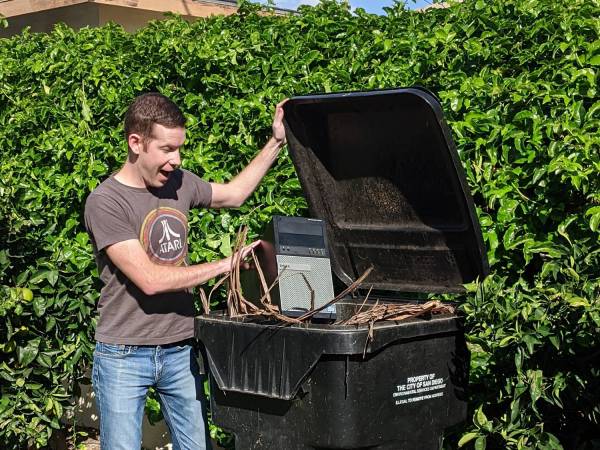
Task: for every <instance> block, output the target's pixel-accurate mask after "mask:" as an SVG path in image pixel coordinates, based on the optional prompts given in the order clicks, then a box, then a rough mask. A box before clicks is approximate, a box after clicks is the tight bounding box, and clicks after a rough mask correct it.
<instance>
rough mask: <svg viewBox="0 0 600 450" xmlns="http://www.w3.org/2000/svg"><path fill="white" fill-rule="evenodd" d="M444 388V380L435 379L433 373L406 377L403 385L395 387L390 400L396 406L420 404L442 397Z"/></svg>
mask: <svg viewBox="0 0 600 450" xmlns="http://www.w3.org/2000/svg"><path fill="white" fill-rule="evenodd" d="M445 388H446V380H445V379H444V378H436V374H435V373H427V374H424V375H416V376H412V377H407V378H406V383H405V384H399V385H397V386H396V391H395V392H394V393H393V394H392V398H393V399H394V401H395V402H396V405H406V404H408V403H416V402H422V401H423V400H430V399H432V398H438V397H443V396H444V392H443V390H444V389H445Z"/></svg>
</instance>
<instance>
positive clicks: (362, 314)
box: [200, 227, 454, 341]
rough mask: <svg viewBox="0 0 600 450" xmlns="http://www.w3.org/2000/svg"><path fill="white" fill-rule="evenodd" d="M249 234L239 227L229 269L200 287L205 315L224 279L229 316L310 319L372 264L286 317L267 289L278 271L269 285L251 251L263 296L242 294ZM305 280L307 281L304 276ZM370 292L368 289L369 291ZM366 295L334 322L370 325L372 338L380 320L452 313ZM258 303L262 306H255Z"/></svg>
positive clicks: (437, 306)
mask: <svg viewBox="0 0 600 450" xmlns="http://www.w3.org/2000/svg"><path fill="white" fill-rule="evenodd" d="M247 235H248V229H247V228H246V227H242V228H241V229H240V231H239V232H238V235H237V238H236V242H235V246H234V248H233V257H232V258H231V270H230V271H229V272H228V273H227V274H226V275H225V276H224V277H222V278H221V279H220V280H219V281H218V282H217V283H216V284H215V285H214V286H213V288H212V290H211V291H210V293H209V295H208V297H207V296H206V294H205V293H204V291H203V290H202V289H200V296H201V299H202V305H203V308H204V312H205V313H206V314H208V313H209V312H210V298H211V297H212V294H213V293H214V292H215V290H216V289H217V288H219V287H220V286H221V285H222V284H223V283H224V282H226V281H227V282H228V290H227V312H228V315H229V316H230V317H248V316H262V317H266V318H272V319H275V320H278V321H281V322H283V323H286V324H299V323H304V322H307V321H308V320H310V319H311V318H312V317H313V316H315V315H316V314H317V313H319V312H321V311H323V310H324V309H326V308H327V307H329V306H331V305H333V304H334V303H336V302H338V301H339V300H341V299H342V298H344V297H346V296H347V295H349V294H351V293H352V292H354V291H355V290H356V289H357V288H358V287H359V286H360V285H361V284H362V283H363V281H364V280H365V279H366V278H367V277H368V276H369V274H370V273H371V270H372V269H373V267H370V268H369V269H367V270H366V271H365V273H363V274H362V275H361V276H360V277H359V278H358V279H357V280H356V281H355V282H354V283H352V285H350V286H348V288H346V289H345V290H344V291H343V292H341V293H340V294H339V295H337V296H336V297H335V298H333V299H332V300H331V301H329V302H327V303H326V304H324V305H322V306H320V307H319V308H314V307H313V308H311V310H310V311H308V312H306V313H305V314H303V315H302V316H300V317H297V318H294V317H288V316H286V315H284V314H282V313H281V311H280V309H279V307H278V306H277V305H274V304H273V303H272V301H271V295H270V292H271V290H272V289H273V287H275V286H276V285H277V283H278V282H279V278H280V276H281V275H282V274H280V276H279V277H277V279H275V280H274V281H273V283H272V284H271V285H270V286H268V285H267V282H266V279H265V276H264V273H263V271H262V269H261V267H260V263H259V262H258V258H257V257H256V255H255V254H254V251H252V253H251V255H252V259H253V262H254V266H255V269H256V271H257V273H258V277H259V280H260V283H261V286H262V291H263V292H264V295H263V296H262V297H261V298H260V299H259V300H258V301H254V302H252V301H249V300H248V299H246V298H245V297H244V295H243V293H242V288H241V282H240V271H241V267H242V263H243V261H242V258H241V250H242V248H243V247H244V243H245V242H246V237H247ZM305 281H306V282H307V283H308V280H306V279H305ZM309 290H310V291H311V297H312V298H311V305H314V291H313V290H312V288H311V287H310V285H309ZM370 292H371V291H369V294H370ZM368 298H369V295H368V294H367V296H366V297H365V300H364V302H363V304H362V305H361V307H360V308H359V310H358V312H357V313H356V314H354V315H353V316H352V317H350V318H349V319H347V320H344V321H340V322H337V325H366V324H368V325H369V337H370V339H368V341H369V340H371V339H372V335H373V324H374V323H375V322H380V321H385V320H389V321H398V320H404V319H408V318H412V317H419V316H424V315H431V314H442V313H453V312H454V308H452V307H451V306H449V305H444V304H442V303H441V302H439V301H430V302H427V303H424V304H422V305H419V304H414V303H407V304H390V303H381V304H380V303H379V302H376V303H375V305H373V306H371V307H368V308H366V309H365V304H366V302H367V300H368ZM257 305H261V307H259V306H257Z"/></svg>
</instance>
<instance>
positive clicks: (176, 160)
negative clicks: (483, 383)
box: [169, 150, 181, 169]
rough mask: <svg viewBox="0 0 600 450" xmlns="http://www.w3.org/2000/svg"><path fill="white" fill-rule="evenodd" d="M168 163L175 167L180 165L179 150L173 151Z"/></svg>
mask: <svg viewBox="0 0 600 450" xmlns="http://www.w3.org/2000/svg"><path fill="white" fill-rule="evenodd" d="M169 164H171V166H173V168H175V169H176V168H178V167H179V166H181V155H180V154H179V150H177V151H175V152H173V154H172V155H171V159H169Z"/></svg>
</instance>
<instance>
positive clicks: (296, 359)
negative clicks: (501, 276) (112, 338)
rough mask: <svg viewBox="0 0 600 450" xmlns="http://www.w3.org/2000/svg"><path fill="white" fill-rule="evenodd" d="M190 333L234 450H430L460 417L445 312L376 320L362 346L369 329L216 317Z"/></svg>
mask: <svg viewBox="0 0 600 450" xmlns="http://www.w3.org/2000/svg"><path fill="white" fill-rule="evenodd" d="M355 305H358V306H360V303H357V304H355ZM196 333H197V337H199V338H200V339H201V340H202V341H203V342H204V344H205V345H206V351H207V354H208V358H209V363H210V367H211V374H212V376H211V411H212V418H213V421H214V422H215V423H216V424H217V425H219V426H221V427H223V428H225V429H227V430H229V431H232V432H233V433H234V434H235V448H236V449H241V450H253V449H286V450H309V449H321V450H324V449H367V448H368V449H378V450H398V449H404V450H417V449H418V450H434V449H439V448H440V440H441V437H442V435H443V432H444V430H445V429H447V428H448V427H450V426H453V425H455V424H457V423H460V422H462V421H464V420H465V419H466V415H467V399H466V388H467V385H468V366H469V353H468V350H467V348H466V345H465V342H464V336H463V331H462V329H461V326H460V321H459V319H458V318H457V317H456V316H453V315H449V316H445V317H437V318H432V319H430V320H424V319H416V320H413V321H407V322H402V323H391V324H378V325H376V328H375V331H374V335H373V338H374V340H373V342H372V343H371V344H369V345H367V335H368V329H367V327H360V328H358V329H357V328H355V327H346V328H341V329H338V328H334V327H331V326H330V325H306V326H304V325H303V326H288V327H281V326H276V325H268V324H260V323H243V322H240V321H238V320H235V319H230V318H227V317H224V316H222V315H219V313H213V314H211V315H210V316H202V317H199V318H198V319H197V329H196ZM363 352H364V354H365V355H364V357H363ZM419 383H420V384H419Z"/></svg>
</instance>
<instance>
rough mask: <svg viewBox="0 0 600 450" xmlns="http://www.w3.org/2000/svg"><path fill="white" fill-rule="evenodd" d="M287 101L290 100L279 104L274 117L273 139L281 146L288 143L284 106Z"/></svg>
mask: <svg viewBox="0 0 600 450" xmlns="http://www.w3.org/2000/svg"><path fill="white" fill-rule="evenodd" d="M287 101H288V99H287V98H286V99H285V100H283V101H281V102H279V103H278V104H277V106H276V107H275V115H274V116H273V139H275V140H276V141H277V143H279V144H281V145H284V144H285V143H286V138H285V127H284V126H283V105H285V103H286V102H287Z"/></svg>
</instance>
